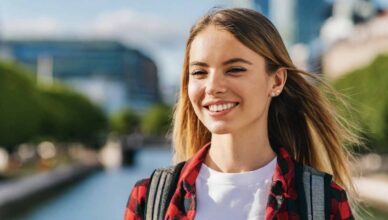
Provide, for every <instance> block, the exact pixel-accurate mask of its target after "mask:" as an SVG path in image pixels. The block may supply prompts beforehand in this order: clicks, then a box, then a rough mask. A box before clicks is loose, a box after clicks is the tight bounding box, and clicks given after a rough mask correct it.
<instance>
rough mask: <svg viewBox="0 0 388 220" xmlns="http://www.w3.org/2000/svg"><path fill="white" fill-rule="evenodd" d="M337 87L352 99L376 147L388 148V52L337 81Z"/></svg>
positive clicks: (360, 120)
mask: <svg viewBox="0 0 388 220" xmlns="http://www.w3.org/2000/svg"><path fill="white" fill-rule="evenodd" d="M334 87H335V88H336V89H338V90H340V91H341V93H344V94H345V95H347V96H348V97H349V98H350V102H351V105H352V107H353V108H354V109H356V111H357V113H356V114H357V116H358V118H359V122H360V124H361V125H362V127H363V128H364V129H365V131H366V134H365V135H366V136H367V137H368V138H370V140H371V142H372V143H374V144H375V146H372V147H377V148H378V150H383V151H388V92H387V89H388V55H384V56H379V57H378V58H376V59H375V60H374V61H373V62H372V63H371V64H370V65H369V66H367V67H365V68H362V69H358V70H355V71H353V72H351V73H349V74H347V75H345V76H344V77H342V78H340V79H338V80H336V81H335V82H334Z"/></svg>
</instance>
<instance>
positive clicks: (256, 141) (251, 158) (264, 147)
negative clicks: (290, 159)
mask: <svg viewBox="0 0 388 220" xmlns="http://www.w3.org/2000/svg"><path fill="white" fill-rule="evenodd" d="M275 156H276V155H275V153H274V152H273V150H272V148H271V145H270V143H269V139H268V135H267V134H261V135H260V134H256V135H255V136H252V135H249V134H246V133H245V134H243V133H240V134H238V135H237V134H222V135H217V134H213V135H212V139H211V146H210V149H209V153H208V155H207V156H206V159H205V164H206V165H207V166H209V167H210V168H212V169H214V170H217V171H220V172H226V173H237V172H244V171H251V170H256V169H258V168H260V167H263V166H264V165H266V164H267V163H269V162H270V161H271V160H273V158H274V157H275Z"/></svg>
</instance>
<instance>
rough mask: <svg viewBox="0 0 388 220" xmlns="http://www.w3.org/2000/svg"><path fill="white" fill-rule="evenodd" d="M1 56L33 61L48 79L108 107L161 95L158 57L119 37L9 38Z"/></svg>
mask: <svg viewBox="0 0 388 220" xmlns="http://www.w3.org/2000/svg"><path fill="white" fill-rule="evenodd" d="M0 51H1V52H0V56H1V57H3V58H6V59H12V60H15V61H17V62H20V63H22V64H24V65H25V66H27V67H28V68H29V69H31V70H32V72H34V73H36V74H37V79H38V80H39V81H41V82H44V83H50V82H52V81H53V80H61V81H63V82H65V83H67V84H68V85H70V86H72V87H74V88H75V89H77V90H79V91H80V92H82V93H84V94H85V95H87V96H88V97H90V98H91V99H92V100H94V101H95V102H97V103H98V104H100V105H101V106H102V107H103V109H105V110H106V112H108V113H110V112H114V111H117V110H119V109H122V108H126V107H129V108H133V109H138V110H142V109H145V108H147V107H149V106H150V105H152V104H154V103H156V102H159V101H160V92H159V81H158V75H157V67H156V65H155V63H154V62H153V61H152V60H151V59H150V58H149V57H147V56H145V55H144V54H142V53H141V52H139V51H138V50H135V49H131V48H128V47H126V46H124V45H123V44H121V43H118V42H114V41H83V40H74V41H70V40H36V41H26V40H23V41H22V40H20V41H3V42H1V43H0Z"/></svg>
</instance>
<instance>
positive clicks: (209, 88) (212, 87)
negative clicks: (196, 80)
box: [205, 73, 226, 95]
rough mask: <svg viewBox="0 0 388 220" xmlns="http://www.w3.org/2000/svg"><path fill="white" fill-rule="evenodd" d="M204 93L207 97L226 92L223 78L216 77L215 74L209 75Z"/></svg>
mask: <svg viewBox="0 0 388 220" xmlns="http://www.w3.org/2000/svg"><path fill="white" fill-rule="evenodd" d="M205 91H206V94H208V95H216V94H220V93H224V92H226V85H225V83H224V79H223V77H222V76H220V75H217V73H213V74H209V77H208V78H207V82H206V89H205Z"/></svg>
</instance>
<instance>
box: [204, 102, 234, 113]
mask: <svg viewBox="0 0 388 220" xmlns="http://www.w3.org/2000/svg"><path fill="white" fill-rule="evenodd" d="M236 105H237V104H236V103H227V104H221V105H209V110H210V111H212V112H219V111H224V110H227V109H230V108H233V107H234V106H236Z"/></svg>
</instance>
